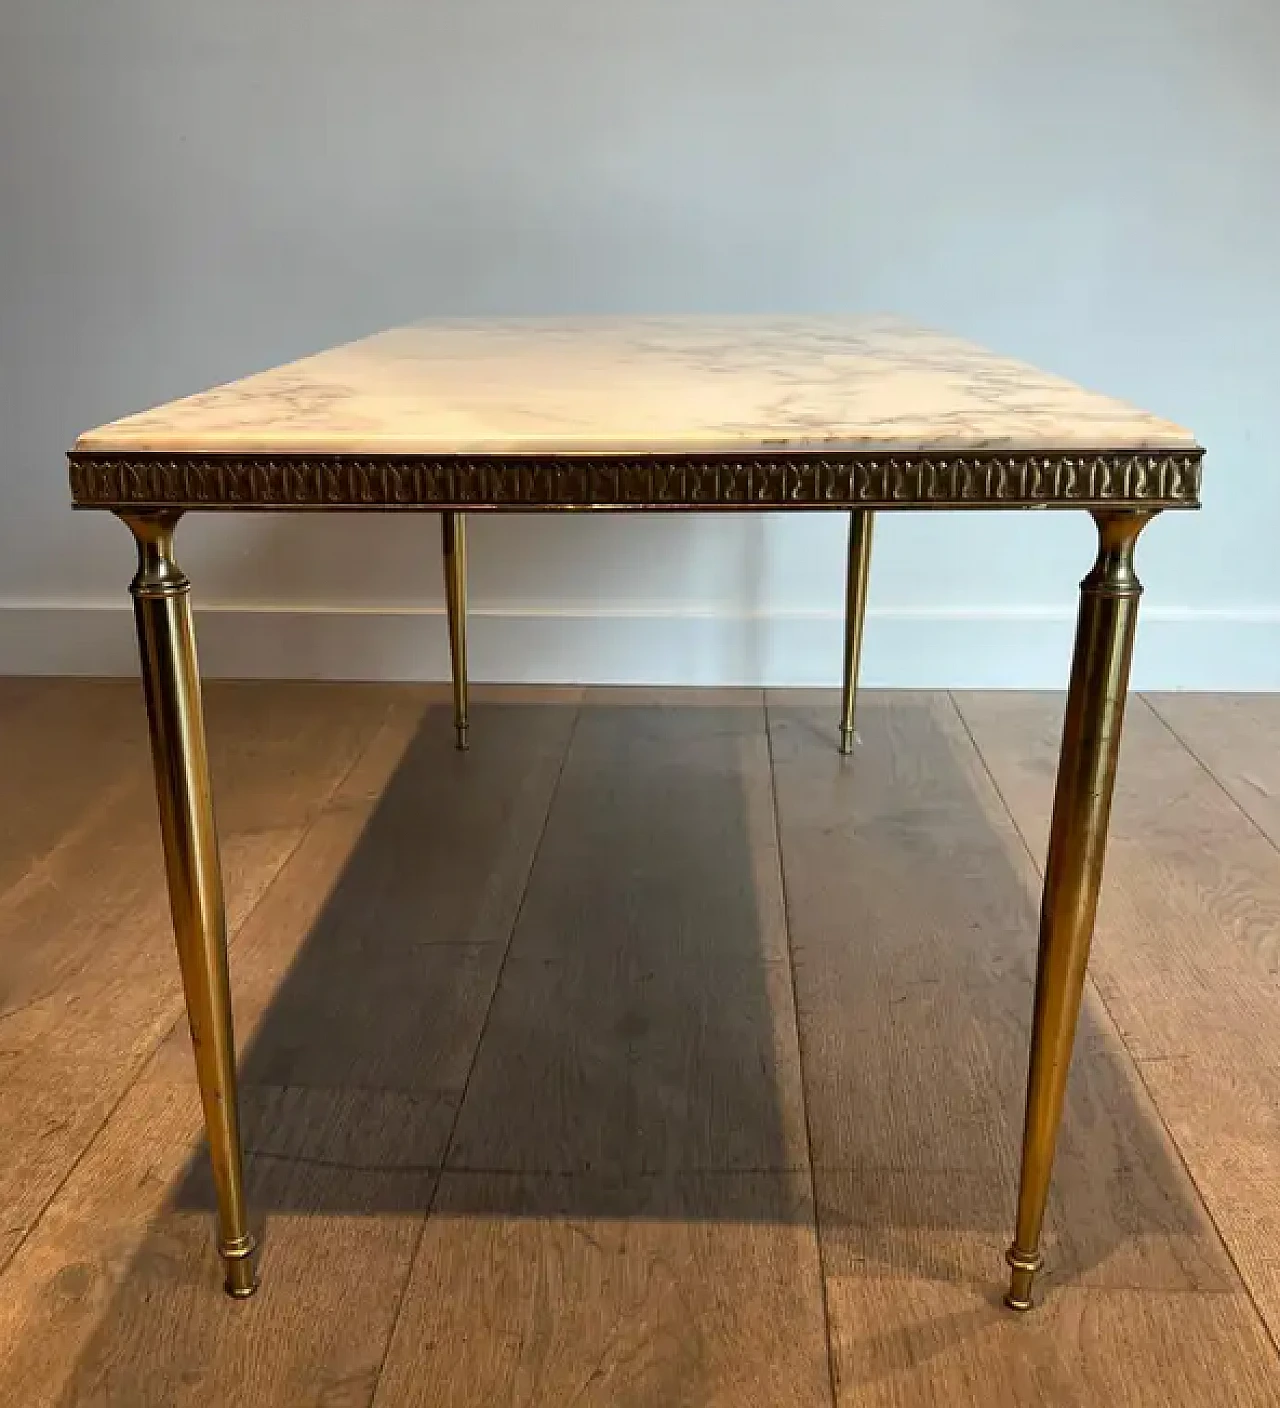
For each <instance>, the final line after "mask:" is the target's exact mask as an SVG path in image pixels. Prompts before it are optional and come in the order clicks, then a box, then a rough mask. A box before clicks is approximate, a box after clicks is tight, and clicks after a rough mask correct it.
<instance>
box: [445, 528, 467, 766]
mask: <svg viewBox="0 0 1280 1408" xmlns="http://www.w3.org/2000/svg"><path fill="white" fill-rule="evenodd" d="M440 531H441V537H442V541H443V544H444V594H445V600H446V601H447V603H448V607H449V657H450V659H451V660H452V662H453V726H454V728H455V729H456V730H457V734H458V747H459V748H463V749H465V748H466V746H467V536H466V528H465V525H464V523H463V519H462V515H461V514H460V513H443V514H441V515H440Z"/></svg>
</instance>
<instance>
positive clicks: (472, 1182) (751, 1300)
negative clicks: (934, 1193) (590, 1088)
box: [374, 1173, 831, 1408]
mask: <svg viewBox="0 0 1280 1408" xmlns="http://www.w3.org/2000/svg"><path fill="white" fill-rule="evenodd" d="M592 1184H593V1181H592V1180H589V1179H586V1178H583V1177H571V1178H557V1177H552V1178H547V1177H538V1176H536V1175H534V1176H529V1175H525V1176H522V1177H514V1176H493V1175H486V1176H477V1175H466V1174H446V1175H445V1177H444V1179H443V1181H442V1185H441V1188H440V1191H439V1193H438V1195H437V1199H436V1203H435V1206H434V1208H433V1210H432V1213H431V1217H430V1218H429V1220H428V1223H427V1229H426V1234H425V1236H424V1238H423V1242H422V1246H421V1248H420V1250H419V1252H418V1256H417V1259H416V1261H415V1263H414V1269H413V1274H412V1277H411V1279H410V1283H409V1288H408V1290H407V1292H406V1294H405V1300H404V1307H403V1310H402V1312H401V1315H400V1320H399V1324H398V1326H397V1329H396V1334H395V1338H394V1340H393V1342H392V1346H391V1350H390V1353H389V1354H388V1357H387V1364H386V1369H385V1372H384V1374H383V1377H382V1381H381V1383H380V1385H379V1389H378V1393H377V1396H376V1398H375V1400H374V1402H375V1405H377V1408H411V1405H427V1404H431V1405H446V1404H447V1405H449V1408H471V1405H475V1408H490V1405H492V1404H499V1403H501V1404H511V1405H517V1404H518V1405H522V1408H525V1406H527V1408H533V1405H540V1404H569V1403H573V1404H575V1405H579V1408H616V1405H619V1404H627V1405H634V1408H650V1405H651V1408H671V1405H676V1404H689V1405H694V1404H696V1405H698V1408H740V1405H744V1404H758V1405H762V1408H763V1405H769V1408H802V1405H803V1408H810V1405H814V1408H816V1406H817V1405H823V1404H830V1402H831V1389H830V1380H829V1374H828V1364H827V1350H826V1343H825V1337H824V1333H823V1315H822V1292H821V1285H820V1279H819V1273H818V1261H817V1252H816V1246H815V1242H814V1237H813V1221H812V1218H813V1208H812V1203H811V1198H810V1192H809V1180H808V1175H807V1174H800V1175H796V1174H756V1173H748V1174H715V1175H683V1176H681V1175H669V1174H666V1175H659V1176H657V1177H653V1178H635V1177H628V1179H627V1180H626V1181H625V1182H620V1181H617V1180H610V1181H607V1182H604V1183H596V1184H595V1185H594V1186H592Z"/></svg>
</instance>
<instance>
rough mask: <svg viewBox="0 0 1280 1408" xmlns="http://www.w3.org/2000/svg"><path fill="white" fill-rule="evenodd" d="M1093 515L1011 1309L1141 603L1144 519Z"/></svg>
mask: <svg viewBox="0 0 1280 1408" xmlns="http://www.w3.org/2000/svg"><path fill="white" fill-rule="evenodd" d="M1094 517H1095V518H1096V520H1097V523H1098V536H1099V546H1098V559H1097V561H1096V562H1095V563H1094V565H1093V570H1092V571H1091V572H1090V573H1089V575H1088V576H1087V577H1086V578H1085V579H1084V581H1083V582H1082V583H1081V584H1080V614H1079V620H1078V624H1077V627H1076V644H1075V655H1074V657H1073V660H1072V664H1071V687H1070V690H1069V692H1068V695H1067V712H1066V720H1065V722H1064V724H1063V729H1062V751H1061V754H1060V756H1059V760H1058V784H1057V791H1056V793H1055V795H1054V801H1053V821H1052V825H1051V828H1050V832H1049V857H1048V861H1047V862H1046V865H1045V880H1044V900H1043V905H1042V909H1041V914H1040V954H1039V959H1038V962H1037V965H1036V996H1035V1015H1034V1019H1033V1023H1032V1029H1031V1069H1030V1074H1029V1076H1028V1079H1027V1113H1026V1125H1025V1128H1024V1132H1023V1144H1022V1182H1021V1186H1020V1188H1019V1192H1018V1223H1017V1231H1016V1233H1015V1235H1014V1240H1013V1245H1012V1246H1011V1247H1010V1248H1009V1253H1008V1262H1009V1265H1010V1267H1011V1268H1012V1273H1013V1274H1012V1276H1011V1278H1010V1284H1009V1291H1008V1294H1007V1295H1006V1296H1005V1298H1004V1299H1005V1304H1006V1305H1007V1306H1009V1307H1010V1308H1011V1309H1013V1310H1029V1309H1030V1308H1031V1283H1032V1281H1033V1280H1034V1278H1035V1274H1036V1272H1037V1271H1039V1269H1040V1265H1041V1256H1040V1229H1041V1226H1042V1224H1043V1222H1044V1209H1045V1200H1046V1198H1047V1197H1048V1193H1049V1176H1050V1173H1051V1171H1052V1168H1053V1151H1054V1145H1055V1143H1056V1141H1057V1137H1058V1125H1059V1122H1060V1120H1061V1118H1062V1103H1063V1096H1064V1094H1065V1092H1066V1085H1067V1069H1068V1067H1069V1065H1070V1063H1071V1048H1072V1045H1073V1044H1074V1041H1075V1031H1076V1019H1077V1018H1078V1016H1079V1014H1080V999H1081V996H1082V994H1083V992H1084V978H1085V965H1086V964H1087V962H1088V959H1089V943H1090V940H1091V939H1092V937H1093V920H1094V914H1095V913H1096V911H1097V907H1098V885H1099V881H1100V880H1101V878H1102V861H1103V855H1104V852H1105V849H1106V842H1107V821H1108V818H1109V816H1110V813H1111V794H1112V790H1113V787H1114V784H1115V775H1116V762H1117V759H1118V757H1119V752H1120V725H1121V721H1122V719H1123V716H1124V703H1125V692H1126V690H1127V688H1128V684H1129V661H1130V658H1131V656H1132V654H1133V634H1134V627H1135V625H1136V624H1137V614H1138V598H1139V597H1140V596H1141V594H1142V585H1141V583H1140V582H1139V581H1138V578H1137V575H1136V574H1135V572H1134V569H1133V550H1134V545H1135V543H1136V542H1137V539H1138V534H1139V533H1140V532H1141V531H1142V529H1143V528H1144V527H1146V525H1147V523H1148V522H1150V520H1151V518H1152V515H1151V514H1149V513H1136V512H1114V511H1112V512H1101V511H1099V512H1095V514H1094Z"/></svg>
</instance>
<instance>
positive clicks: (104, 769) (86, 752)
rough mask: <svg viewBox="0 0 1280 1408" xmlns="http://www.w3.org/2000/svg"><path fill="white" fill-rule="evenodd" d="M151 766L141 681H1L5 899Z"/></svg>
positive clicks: (0, 836) (1, 880) (0, 863)
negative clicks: (38, 866)
mask: <svg viewBox="0 0 1280 1408" xmlns="http://www.w3.org/2000/svg"><path fill="white" fill-rule="evenodd" d="M149 765H150V764H149V755H148V752H147V725H146V717H145V715H144V713H143V709H142V693H141V690H140V688H139V686H138V684H137V682H136V681H134V680H64V679H12V678H0V895H3V894H4V892H5V891H7V890H8V889H9V888H10V886H11V885H13V884H14V883H15V882H16V881H18V880H20V879H21V878H22V877H23V876H24V875H26V874H28V873H29V872H30V871H31V870H32V869H33V868H34V867H35V866H37V865H38V864H39V863H40V862H41V861H42V860H43V859H44V858H45V857H46V856H48V855H49V853H50V852H51V851H53V850H54V849H55V848H56V847H57V846H58V845H59V844H62V843H64V841H65V838H66V837H68V836H69V835H74V834H76V833H77V832H78V831H80V830H82V829H84V828H86V827H89V826H92V824H93V821H94V819H95V818H96V817H97V816H98V815H100V814H101V812H102V810H103V809H104V808H107V807H109V806H110V805H111V803H112V801H113V800H114V799H115V797H116V795H117V794H118V792H119V790H120V788H121V786H122V785H124V784H125V783H126V782H127V780H128V778H129V777H130V776H131V775H132V774H134V773H135V772H137V771H138V770H139V769H140V768H145V767H148V766H149Z"/></svg>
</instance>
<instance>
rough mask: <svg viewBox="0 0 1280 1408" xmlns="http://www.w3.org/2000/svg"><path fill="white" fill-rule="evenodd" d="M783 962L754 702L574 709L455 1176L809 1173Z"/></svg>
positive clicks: (762, 746) (762, 742)
mask: <svg viewBox="0 0 1280 1408" xmlns="http://www.w3.org/2000/svg"><path fill="white" fill-rule="evenodd" d="M641 697H642V698H643V697H644V696H641ZM785 954H786V943H785V932H784V925H783V913H782V897H781V885H780V877H779V869H778V857H777V844H776V836H775V830H774V819H773V811H772V804H771V797H770V784H769V760H768V748H767V740H766V737H765V730H764V715H763V709H762V707H761V702H760V696H759V694H758V693H755V694H754V696H746V697H736V698H734V699H732V700H731V701H729V702H726V703H723V704H702V705H699V706H698V707H692V708H681V707H680V706H678V705H676V706H672V707H666V708H662V707H651V706H649V705H647V704H644V703H639V702H638V703H635V704H631V705H629V706H623V705H621V704H619V703H617V701H616V699H615V698H614V696H611V695H608V694H606V695H604V697H600V696H597V695H595V694H594V693H592V694H589V695H588V698H587V700H586V702H584V705H583V709H582V713H581V715H580V718H579V721H578V725H577V729H576V731H575V734H574V738H573V742H572V745H571V747H570V750H569V754H568V757H567V759H566V762H565V769H564V775H563V777H562V779H561V783H560V788H559V791H558V792H557V794H556V799H555V803H554V805H553V806H552V809H551V814H550V816H549V817H548V821H547V828H546V834H545V836H544V838H543V842H542V847H541V850H540V852H539V857H538V862H537V864H536V866H535V867H534V871H533V874H532V876H531V878H530V883H529V890H528V894H527V895H526V897H525V903H524V907H523V909H522V910H521V913H520V918H519V921H518V923H517V925H516V929H515V933H514V935H513V937H512V942H511V952H510V956H509V958H508V960H507V965H506V968H505V970H504V972H503V976H502V980H501V982H500V983H499V987H498V991H497V995H496V998H495V1001H494V1007H493V1012H492V1014H491V1017H490V1020H489V1025H488V1028H487V1030H486V1033H485V1036H484V1039H483V1040H482V1042H481V1044H480V1048H479V1052H478V1055H477V1058H476V1067H475V1071H474V1072H473V1074H472V1077H471V1081H470V1084H469V1086H468V1090H467V1096H466V1099H465V1100H464V1102H463V1106H462V1110H461V1112H460V1115H459V1119H458V1128H457V1131H456V1133H455V1136H454V1140H453V1143H452V1145H451V1148H450V1152H449V1167H451V1168H459V1169H471V1170H477V1171H490V1172H520V1171H528V1172H539V1173H594V1174H597V1175H599V1174H605V1173H621V1172H623V1171H632V1172H636V1173H639V1174H645V1173H655V1172H660V1171H671V1172H679V1171H692V1170H701V1171H707V1170H710V1169H726V1168H735V1169H757V1170H784V1169H795V1168H803V1167H805V1166H806V1164H807V1157H806V1150H805V1133H804V1112H803V1105H802V1098H801V1091H800V1081H799V1066H798V1061H797V1053H796V1034H795V1018H794V1013H793V1011H792V997H791V985H790V977H789V974H788V971H787V965H786V961H785Z"/></svg>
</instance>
